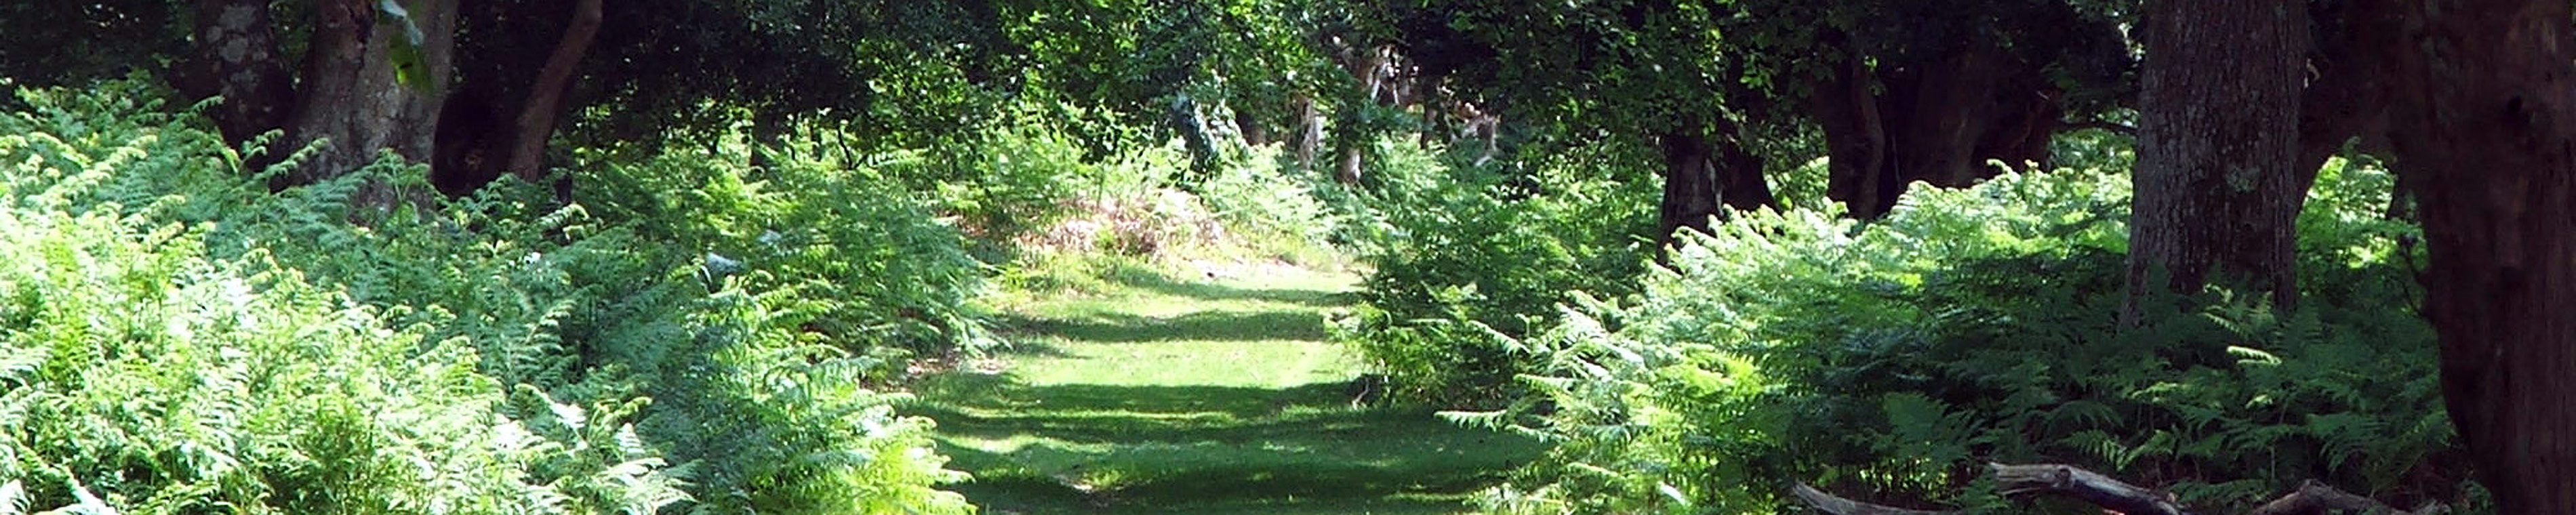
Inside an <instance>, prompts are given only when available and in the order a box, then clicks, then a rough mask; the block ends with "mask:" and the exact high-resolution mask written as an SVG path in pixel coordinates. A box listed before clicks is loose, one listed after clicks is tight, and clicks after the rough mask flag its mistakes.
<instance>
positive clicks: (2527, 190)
mask: <svg viewBox="0 0 2576 515" xmlns="http://www.w3.org/2000/svg"><path fill="white" fill-rule="evenodd" d="M2437 6H2438V8H2437ZM2361 11H2363V12H2359V13H2356V14H2357V15H2358V16H2359V18H2358V19H2361V20H2365V21H2366V22H2367V23H2370V24H2373V26H2372V27H2371V28H2370V30H2366V31H2363V32H2364V33H2365V34H2366V36H2365V38H2366V43H2365V45H2366V47H2367V48H2368V49H2369V51H2370V52H2371V54H2372V57H2373V58H2375V59H2377V60H2378V62H2379V64H2380V65H2381V66H2382V67H2383V69H2385V70H2387V71H2388V75H2387V76H2386V79H2387V83H2386V85H2387V86H2388V88H2387V92H2388V94H2389V98H2390V100H2391V102H2390V108H2391V111H2390V113H2389V127H2390V131H2391V141H2392V145H2393V146H2394V150H2395V153H2396V156H2397V160H2396V161H2397V162H2396V164H2397V168H2398V170H2399V180H2400V181H2401V183H2402V184H2404V185H2405V186H2406V187H2407V188H2408V189H2409V190H2411V191H2413V192H2415V194H2416V195H2417V201H2418V203H2419V204H2418V207H2419V208H2420V211H2419V212H2420V214H2421V215H2422V219H2423V222H2424V234H2425V240H2426V250H2427V251H2428V252H2429V253H2430V254H2431V260H2430V262H2429V263H2428V266H2427V267H2426V268H2425V270H2424V272H2423V275H2422V276H2421V279H2422V281H2423V283H2424V287H2425V300H2424V316H2425V319H2427V320H2428V321H2430V322H2432V325H2433V328H2434V330H2435V332H2436V333H2437V334H2438V335H2439V337H2440V341H2441V346H2442V352H2441V356H2442V358H2441V359H2442V367H2441V370H2442V394H2443V399H2444V401H2446V404H2447V407H2448V408H2449V411H2450V416H2451V421H2452V422H2453V423H2454V424H2457V425H2458V426H2459V429H2460V439H2461V442H2462V443H2463V444H2465V445H2466V446H2467V448H2468V451H2469V455H2470V457H2471V458H2472V459H2473V460H2474V461H2475V462H2476V463H2477V467H2478V471H2479V473H2480V474H2481V475H2482V479H2484V483H2485V484H2486V486H2487V489H2488V490H2489V491H2491V492H2493V493H2494V494H2495V500H2496V503H2497V507H2498V508H2499V511H2500V512H2501V513H2558V514H2565V513H2576V404H2571V403H2570V402H2569V399H2576V153H2571V150H2570V149H2571V148H2576V99H2571V98H2570V96H2569V95H2570V92H2571V91H2576V64H2571V63H2576V38H2571V37H2570V33H2571V27H2570V23H2569V14H2570V13H2569V6H2568V3H2567V2H2566V1H2565V0H2461V1H2453V2H2441V3H2438V4H2436V3H2426V2H2415V1H2410V0H2376V1H2371V2H2364V7H2362V8H2361Z"/></svg>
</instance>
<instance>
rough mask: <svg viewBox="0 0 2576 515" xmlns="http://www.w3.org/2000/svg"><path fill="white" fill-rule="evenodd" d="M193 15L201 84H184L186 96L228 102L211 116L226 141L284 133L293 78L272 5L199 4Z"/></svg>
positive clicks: (201, 0) (226, 0) (248, 0)
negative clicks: (282, 48)
mask: <svg viewBox="0 0 2576 515" xmlns="http://www.w3.org/2000/svg"><path fill="white" fill-rule="evenodd" d="M195 10H196V37H197V44H196V56H195V59H196V61H195V63H194V64H195V67H194V72H193V74H194V75H195V79H197V80H190V81H183V83H182V86H183V88H185V89H186V90H187V91H186V93H187V94H188V95H190V96H194V97H200V98H202V97H208V96H215V95H222V96H223V97H224V103H223V105H222V106H219V107H216V108H215V109H214V110H213V111H211V112H208V113H207V115H208V117H209V118H213V119H214V122H215V129H216V130H217V131H218V132H220V133H221V134H223V137H224V141H228V142H233V143H240V142H244V141H250V139H251V138H252V137H256V136H258V135H260V133H264V132H268V131H271V130H277V129H281V128H285V127H286V120H287V115H288V114H289V113H290V112H291V110H292V109H294V102H295V77H294V76H293V75H291V74H289V73H287V66H286V59H287V58H286V55H285V52H283V51H281V50H280V47H279V46H278V44H277V31H276V29H275V27H276V22H275V15H274V14H273V13H271V12H270V11H269V7H268V1H267V0H197V2H196V9H195ZM274 154H275V153H274V152H272V153H271V155H270V156H265V157H266V159H262V160H261V161H262V162H265V161H268V160H269V159H274V157H275V156H274ZM258 164H260V163H254V169H256V165H258Z"/></svg>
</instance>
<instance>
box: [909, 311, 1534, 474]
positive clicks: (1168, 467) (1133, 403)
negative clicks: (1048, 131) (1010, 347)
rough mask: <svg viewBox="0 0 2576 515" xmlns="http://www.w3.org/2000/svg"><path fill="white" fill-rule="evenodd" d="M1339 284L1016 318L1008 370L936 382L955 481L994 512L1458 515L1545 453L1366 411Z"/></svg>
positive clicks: (1392, 413) (930, 390)
mask: <svg viewBox="0 0 2576 515" xmlns="http://www.w3.org/2000/svg"><path fill="white" fill-rule="evenodd" d="M1350 283H1351V280H1350V277H1349V276H1347V275H1339V274H1324V273H1316V272H1307V271H1303V270H1294V269H1278V270H1274V271H1272V273H1265V274H1263V275H1262V276H1261V277H1247V278H1243V279H1232V280H1224V281H1219V282H1213V283H1188V284H1175V283H1166V282H1151V283H1148V284H1138V285H1131V287H1129V288H1127V289H1125V290H1124V291H1118V292H1113V293H1109V294H1098V295H1087V296H1073V295H1067V296H1063V297H1059V298H1051V299H1041V300H1038V301H1035V302H1032V303H1031V304H1030V305H1027V306H1021V307H1018V308H1017V309H1016V310H1015V311H1017V312H1018V313H1017V316H1018V317H1019V320H1017V321H1016V322H1017V323H1016V325H1018V326H1021V327H1022V328H1023V329H1025V330H1026V331H1028V332H1029V333H1030V334H1026V335H1024V337H1023V338H1022V340H1024V341H1026V342H1027V343H1023V344H1022V345H1021V347H1020V348H1019V349H1017V350H1015V351H1012V352H1011V353H1009V354H1006V355H1004V356H1002V359H1003V360H1004V363H1002V365H1003V366H1002V369H1003V370H1005V372H1003V373H1001V374H983V373H975V372H956V373H950V374H945V375H942V376H938V377H934V378H930V379H929V380H927V381H925V382H924V384H923V385H922V388H921V394H922V398H923V400H924V401H925V402H923V403H922V405H921V406H920V407H919V408H918V410H919V411H923V412H925V414H928V415H930V416H932V417H934V418H936V419H938V420H939V426H940V434H941V436H940V440H941V442H940V444H941V449H940V450H941V451H942V452H945V453H947V454H948V455H949V456H950V457H951V458H952V461H951V462H950V466H951V468H956V469H960V470H965V471H967V472H969V473H972V474H974V475H975V477H976V479H975V481H973V482H971V483H967V484H963V485H957V486H956V489H957V490H958V491H960V492H963V493H965V494H966V496H967V498H968V499H969V500H971V501H974V502H975V503H976V504H978V505H981V506H983V507H984V512H985V513H988V514H1031V515H1037V514H1055V513H1086V514H1088V513H1193V514H1202V513H1203V514H1234V513H1259V514H1319V515H1320V514H1423V513H1465V512H1467V511H1468V510H1467V509H1466V508H1465V507H1464V506H1463V505H1462V504H1461V502H1462V500H1463V499H1464V497H1465V495H1466V494H1468V493H1471V492H1473V491H1475V490H1476V489H1479V488H1482V487H1484V486H1486V485H1489V484H1492V482H1493V481H1494V480H1495V479H1496V478H1498V477H1499V475H1500V474H1501V473H1502V471H1506V470H1510V469H1511V468H1513V467H1514V466H1517V465H1518V464H1520V463H1523V462H1525V461H1527V460H1528V459H1529V458H1530V457H1531V456H1533V455H1535V454H1536V453H1537V452H1538V450H1539V448H1538V446H1537V445H1536V444H1535V443H1533V442H1530V441H1528V440H1525V439H1522V438H1519V437H1514V436H1509V435H1505V434H1501V433H1495V432H1488V431H1480V430H1472V429H1465V428H1460V427H1457V426H1455V425H1452V424H1449V423H1447V422H1444V421H1441V420H1439V419H1437V418H1435V417H1433V416H1432V415H1431V414H1429V413H1427V412H1420V411H1405V410H1389V409H1371V408H1356V407H1353V406H1352V404H1351V400H1352V393H1353V392H1352V387H1351V386H1350V385H1351V383H1350V381H1351V380H1352V379H1353V378H1354V377H1356V376H1358V374H1359V367H1358V364H1357V363H1356V362H1355V360H1354V359H1353V358H1352V357H1351V356H1350V354H1349V353H1348V352H1346V351H1345V350H1343V349H1341V348H1340V347H1338V346H1335V345H1333V344H1330V343H1327V342H1325V341H1324V326H1323V323H1324V317H1325V315H1326V314H1327V313H1328V312H1330V311H1331V310H1332V309H1334V308H1336V307H1339V306H1341V305H1343V304H1344V303H1345V302H1347V300H1346V297H1345V296H1343V295H1341V294H1340V292H1342V291H1343V290H1345V289H1347V288H1348V287H1349V286H1350Z"/></svg>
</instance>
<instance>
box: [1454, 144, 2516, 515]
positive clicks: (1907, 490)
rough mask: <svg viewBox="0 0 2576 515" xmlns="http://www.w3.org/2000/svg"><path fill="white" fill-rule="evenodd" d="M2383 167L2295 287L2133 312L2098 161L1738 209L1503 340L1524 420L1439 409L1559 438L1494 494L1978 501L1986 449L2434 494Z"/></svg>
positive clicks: (1624, 502)
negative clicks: (1515, 357)
mask: <svg viewBox="0 0 2576 515" xmlns="http://www.w3.org/2000/svg"><path fill="white" fill-rule="evenodd" d="M2387 181H2388V177H2387V175H2386V174H2385V172H2380V171H2377V170H2372V169H2359V168H2354V169H2343V170H2342V171H2341V172H2340V173H2330V175H2329V176H2328V177H2327V178H2326V179H2325V184H2322V185H2320V194H2319V198H2317V199H2315V200H2313V201H2312V202H2311V204H2310V209H2311V211H2310V213H2311V216H2310V217H2309V218H2308V219H2307V220H2306V221H2307V222H2308V223H2307V224H2305V225H2303V227H2304V228H2305V230H2306V231H2307V232H2306V234H2307V236H2308V238H2306V240H2305V244H2306V246H2307V249H2306V250H2307V252H2306V254H2307V255H2310V256H2316V257H2317V258H2316V259H2311V260H2309V262H2307V263H2306V266H2305V267H2304V273H2305V274H2306V275H2307V276H2308V277H2310V278H2312V280H2311V281H2308V283H2309V284H2312V285H2317V286H2314V287H2312V288H2311V289H2310V291H2309V292H2307V293H2308V297H2307V298H2308V299H2310V300H2309V301H2308V302H2309V304H2308V305H2307V306H2306V307H2304V308H2302V309H2300V310H2296V311H2287V312H2283V311H2277V310H2274V309H2271V308H2270V307H2269V306H2268V305H2266V304H2265V303H2264V301H2263V300H2262V299H2260V298H2248V297H2247V296H2241V295H2231V294H2229V293H2228V292H2225V291H2212V292H2210V293H2208V294H2206V295H2202V296H2197V297H2198V298H2195V299H2172V302H2162V303H2159V306H2163V307H2160V308H2157V309H2156V310H2155V311H2154V312H2153V313H2151V314H2150V315H2149V316H2148V317H2147V318H2148V321H2147V322H2145V323H2144V324H2143V325H2142V326H2140V327H2137V328H2133V329H2128V330H2121V329H2120V328H2119V326H2118V325H2117V323H2116V321H2115V318H2116V317H2115V315H2116V314H2117V313H2118V312H2119V303H2120V301H2121V299H2120V295H2119V291H2120V290H2119V288H2118V287H2116V286H2113V285H2116V284H2117V283H2118V281H2120V280H2121V277H2120V274H2121V273H2122V270H2121V267H2120V263H2121V260H2120V259H2119V257H2118V254H2119V253H2120V252H2122V251H2124V250H2125V249H2124V245H2125V242H2126V239H2125V238H2124V237H2123V236H2124V235H2123V232H2124V230H2125V229H2124V227H2123V225H2122V224H2121V223H2120V221H2119V220H2120V218H2121V217H2119V216H2118V215H2119V214H2120V212H2119V211H2120V210H2122V209H2123V206H2125V201H2126V196H2127V184H2126V181H2125V180H2124V178H2122V177H2119V176H2117V175H2114V174H2104V173H2098V172H2092V171H2082V170H2060V171H2056V172H2051V173H2045V174H2029V175H2005V176H2002V177H1998V178H1996V179H1994V180H1991V181H1988V182H1986V183H1985V184H1982V185H1979V186H1977V187H1975V188H1970V189H1967V190H1959V191H1933V190H1926V191H1918V192H1915V193H1913V194H1910V195H1909V196H1908V197H1907V198H1906V200H1905V202H1904V203H1902V204H1901V205H1900V206H1899V207H1898V209H1897V210H1896V211H1895V212H1894V213H1892V214H1891V216H1890V217H1889V218H1887V219H1886V220H1884V221H1882V222H1879V223H1874V224H1869V225H1865V226H1856V225H1854V224H1853V223H1851V222H1849V221H1842V220H1837V219H1836V218H1834V217H1833V216H1832V214H1831V213H1827V212H1815V211H1795V212H1786V213H1776V212H1770V211H1762V212H1753V213H1739V214H1738V216H1737V218H1735V219H1733V220H1730V221H1728V222H1727V223H1724V224H1721V225H1719V226H1718V229H1717V232H1716V233H1715V234H1713V235H1707V236H1695V237H1692V238H1689V240H1690V244H1689V245H1687V246H1685V247H1683V248H1681V249H1678V250H1677V251H1676V252H1675V253H1674V256H1673V258H1672V263H1673V264H1672V267H1671V268H1658V269H1657V271H1656V272H1654V273H1651V274H1648V276H1646V277H1645V278H1644V279H1643V281H1642V282H1643V289H1644V293H1643V294H1642V295H1637V296H1634V297H1626V298H1624V299H1623V298H1616V297H1614V298H1596V297H1594V296H1590V295H1583V294H1579V293H1578V294H1576V295H1575V296H1573V297H1572V299H1571V304H1570V308H1569V311H1568V312H1567V313H1566V315H1565V320H1566V322H1565V323H1563V324H1561V325H1558V326H1556V327H1554V328H1553V329H1551V330H1550V331H1548V332H1547V333H1546V334H1544V335H1541V336H1537V337H1532V338H1527V339H1521V340H1516V341H1513V342H1512V343H1513V348H1514V349H1515V350H1516V351H1518V352H1519V353H1520V354H1519V356H1521V357H1523V358H1524V359H1528V360H1531V361H1533V362H1535V363H1536V364H1535V365H1533V367H1534V368H1537V369H1538V372H1537V373H1533V374H1529V375H1526V376H1524V378H1525V380H1526V381H1528V382H1529V384H1531V385H1532V387H1533V390H1534V391H1535V393H1534V394H1533V395H1532V396H1531V397H1530V398H1528V399H1525V402H1524V404H1523V405H1524V406H1541V405H1543V406H1545V407H1546V408H1545V409H1543V410H1540V411H1538V412H1537V415H1538V417H1537V418H1535V419H1530V420H1527V421H1523V420H1522V419H1520V418H1517V417H1515V416H1513V415H1514V414H1513V413H1509V412H1500V413H1484V414H1460V415H1459V416H1461V417H1463V418H1465V419H1468V420H1472V421H1476V422H1479V423H1488V424H1515V423H1518V424H1526V428H1527V429H1526V430H1528V431H1533V432H1535V433H1537V434H1541V435H1544V436H1546V437H1548V438H1550V439H1553V440H1556V441H1558V442H1559V444H1558V446H1557V448H1556V450H1555V451H1554V453H1553V454H1551V456H1550V457H1549V458H1548V459H1546V460H1542V461H1541V462H1540V463H1539V464H1537V465H1534V466H1532V467H1531V468H1529V469H1527V470H1525V471H1523V479H1521V480H1519V481H1516V482H1515V483H1514V485H1512V486H1510V487H1507V488H1504V489H1501V490H1497V491H1495V492H1493V494H1492V495H1491V496H1490V497H1489V498H1488V503H1489V504H1488V506H1489V507H1491V508H1495V509H1497V510H1498V511H1501V512H1509V513H1601V512H1620V513H1638V512H1669V513H1697V512H1701V511H1705V510H1712V509H1714V510H1717V511H1719V512H1765V511H1772V510H1776V509H1779V507H1780V506H1781V505H1782V504H1783V503H1785V502H1791V501H1785V500H1784V496H1785V493H1786V491H1787V488H1786V485H1788V484H1790V482H1792V481H1811V482H1816V483H1818V484H1820V485H1842V486H1846V488H1845V489H1846V490H1851V491H1876V492H1883V493H1885V495H1887V496H1890V497H1897V498H1922V499H1932V500H1937V501H1938V502H1942V503H1945V504H1953V505H1960V506H1970V507H1989V508H2000V507H2002V506H2003V504H2002V500H2001V499H2000V498H1999V497H1997V496H1996V495H1997V494H1996V493H1995V492H1993V491H1991V490H1981V489H1979V488H1978V487H1977V485H1978V484H1979V483H1977V481H1976V478H1977V477H1978V475H1979V474H1980V473H1981V469H1980V467H1981V466H1982V464H1983V463H1984V462H1985V461H2004V462H2017V461H2019V462H2027V461H2068V462H2074V463H2082V464H2088V465H2093V466H2098V467H2101V468H2104V469H2108V470H2120V471H2126V472H2127V473H2128V474H2129V477H2133V478H2137V479H2139V480H2142V481H2146V482H2151V483H2153V484H2160V485H2167V487H2168V488H2171V489H2172V491H2174V492H2175V493H2176V494H2177V495H2180V496H2181V499H2180V500H2182V501H2183V502H2185V503H2186V504H2190V505H2201V506H2218V505H2249V504H2255V503H2259V501H2260V500H2263V499H2266V498H2268V497H2270V496H2272V495H2274V494H2275V493H2276V492H2279V491H2284V490H2286V489H2288V488H2290V487H2293V486H2295V485H2296V483H2297V482H2298V481H2301V480H2306V479H2318V480H2325V481H2331V482H2335V483H2339V484H2348V485H2355V486H2356V487H2358V488H2366V489H2368V490H2369V491H2372V492H2380V495H2381V496H2382V497H2387V498H2393V499H2415V500H2418V501H2420V500H2423V499H2444V500H2449V499H2457V498H2459V496H2460V495H2462V492H2461V490H2460V489H2461V488H2463V486H2464V481H2465V478H2464V477H2461V476H2460V475H2458V474H2457V473H2456V472H2450V473H2446V472H2443V471H2452V470H2456V460H2458V459H2459V458H2458V456H2457V450H2456V449H2455V448H2454V445H2455V444H2454V440H2453V438H2454V437H2453V436H2452V434H2451V432H2450V428H2449V425H2448V424H2447V423H2446V419H2445V418H2444V417H2443V416H2442V411H2441V410H2440V409H2439V408H2438V407H2437V406H2439V404H2438V393H2437V392H2438V390H2437V388H2436V387H2435V386H2436V385H2435V383H2434V380H2433V377H2434V376H2433V374H2432V369H2431V366H2430V364H2431V362H2432V359H2431V356H2430V355H2429V354H2430V351H2431V349H2430V346H2429V345H2427V344H2426V343H2427V342H2428V341H2429V339H2430V337H2431V335H2430V331H2429V329H2428V328H2427V327H2425V326H2424V325H2423V324H2422V323H2421V322H2420V321H2418V320H2416V319H2414V318H2412V317H2409V316H2406V310H2407V309H2409V306H2408V305H2407V302H2408V299H2412V298H2414V297H2415V296H2416V295H2417V294H2416V293H2414V292H2413V286H2412V285H2411V284H2410V283H2409V281H2407V280H2405V278H2404V270H2405V269H2404V267H2405V266H2407V265H2406V264H2405V263H2406V262H2407V261H2408V260H2413V259H2421V258H2420V256H2417V255H2414V254H2413V253H2411V252H2406V251H2404V250H2401V249H2400V248H2399V247H2398V242H2399V241H2404V240H2407V239H2411V238H2412V237H2413V235H2412V234H2413V229H2412V228H2411V227H2410V226H2407V225H2405V224H2399V223H2391V222H2388V221H2386V220H2384V219H2383V218H2381V216H2380V213H2381V211H2379V209H2380V208H2382V207H2384V206H2385V205H2386V202H2387V199H2386V196H2385V191H2386V189H2385V188H2386V184H2387ZM2185 300H2190V301H2191V302H2184V301H2185ZM2193 306H2198V307H2193ZM1962 485H1966V486H1968V487H1969V488H1967V489H1965V490H1961V489H1960V486H1962ZM1962 492H1965V493H1962Z"/></svg>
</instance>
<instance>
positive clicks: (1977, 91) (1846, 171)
mask: <svg viewBox="0 0 2576 515" xmlns="http://www.w3.org/2000/svg"><path fill="white" fill-rule="evenodd" d="M1828 37H1829V38H1833V37H1838V36H1833V35H1829V36H1828ZM1845 53H1846V54H1847V55H1846V56H1845V57H1844V63H1843V65H1842V66H1840V67H1839V69H1837V70H1835V72H1834V73H1833V74H1832V75H1831V76H1829V77H1827V78H1826V80H1825V81H1823V82H1822V83H1820V84H1818V85H1817V88H1816V92H1815V93H1814V94H1813V96H1811V97H1810V98H1809V99H1808V100H1809V106H1808V107H1809V112H1810V114H1812V115H1813V116H1814V117H1815V119H1816V121H1817V124H1818V125H1819V126H1821V127H1822V128H1823V129H1824V132H1825V146H1826V151H1827V153H1828V154H1829V155H1830V156H1831V157H1832V159H1831V161H1830V163H1831V164H1830V170H1831V171H1830V176H1829V179H1828V182H1827V187H1826V195H1827V196H1828V197H1831V198H1833V199H1834V200H1838V201H1841V202H1843V204H1844V205H1845V206H1846V207H1848V208H1849V209H1850V214H1851V215H1852V216H1854V217H1857V218H1863V219H1871V218H1877V217H1879V216H1883V215H1885V214H1887V212H1888V210H1890V209H1893V208H1894V207H1896V200H1897V199H1898V198H1899V197H1901V196H1902V195H1903V194H1904V193H1905V188H1906V185H1907V184H1909V183H1912V182H1914V181H1924V182H1927V183H1930V184H1932V185H1934V186H1941V187H1965V186H1969V185H1972V184H1975V183H1976V182H1977V181H1980V180H1984V179H1985V178H1987V177H1992V176H1994V174H1995V173H1996V170H1995V169H1994V168H1993V167H1989V166H1986V161H1987V160H1990V159H1992V160H2001V161H2004V162H2006V163H2009V164H2011V165H2014V166H2024V163H2029V162H2045V161H2047V158H2048V142H2049V138H2050V136H2052V135H2054V134H2055V133H2056V131H2057V129H2058V120H2057V118H2058V116H2059V115H2060V113H2059V110H2058V105H2057V102H2058V94H2057V90H2056V89H2055V87H2054V86H2051V85H2049V83H2048V82H2047V80H2046V79H2045V76H2044V75H2043V74H2042V73H2041V70H2039V69H2038V68H2036V67H2033V66H2031V65H2030V64H2028V63H2025V62H2023V61H2021V60H2019V58H2017V57H2015V56H2013V55H2012V54H2011V53H2010V52H2007V51H2005V50H2004V49H2003V48H2002V47H2000V46H1997V45H1996V44H1994V43H1992V42H1967V43H1962V44H1961V46H1960V47H1959V48H1957V49H1953V50H1950V51H1947V52H1945V53H1941V54H1938V55H1933V56H1927V57H1926V58H1925V59H1924V61H1923V62H1919V63H1910V64H1903V65H1898V64H1892V63H1880V64H1879V65H1877V66H1875V67H1873V66H1869V65H1867V64H1864V63H1863V62H1862V60H1861V59H1862V57H1863V56H1860V55H1859V54H1858V52H1857V51H1851V50H1847V51H1846V52H1845Z"/></svg>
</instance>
